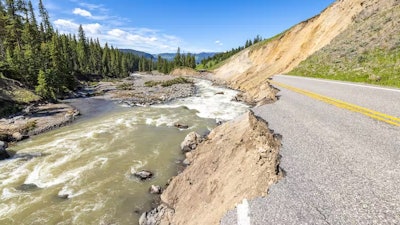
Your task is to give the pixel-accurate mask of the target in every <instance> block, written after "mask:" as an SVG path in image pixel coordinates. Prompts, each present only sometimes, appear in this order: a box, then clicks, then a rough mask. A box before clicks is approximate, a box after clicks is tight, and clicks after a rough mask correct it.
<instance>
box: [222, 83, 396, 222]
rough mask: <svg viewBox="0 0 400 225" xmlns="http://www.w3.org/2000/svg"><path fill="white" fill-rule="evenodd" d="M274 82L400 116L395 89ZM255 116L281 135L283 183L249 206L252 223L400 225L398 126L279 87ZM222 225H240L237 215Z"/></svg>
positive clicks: (256, 109) (252, 201)
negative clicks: (276, 96)
mask: <svg viewBox="0 0 400 225" xmlns="http://www.w3.org/2000/svg"><path fill="white" fill-rule="evenodd" d="M273 81H276V82H280V83H283V84H286V85H290V86H293V87H296V88H300V89H302V90H307V91H311V92H313V93H318V94H319V95H323V96H328V97H331V98H335V99H339V100H341V101H345V102H348V103H351V104H355V105H358V106H362V107H366V108H368V109H371V110H374V111H379V112H382V113H384V114H387V115H390V116H392V117H394V118H395V119H396V118H399V117H400V90H396V89H393V90H390V89H385V88H379V87H377V88H375V87H371V86H364V85H358V84H351V83H344V82H331V81H324V80H316V79H308V78H300V77H291V76H281V75H279V76H274V77H273ZM278 88H279V89H280V90H281V91H280V92H279V93H278V95H280V100H279V101H277V102H276V103H273V104H269V105H264V106H261V107H257V108H255V109H254V112H255V113H256V115H258V116H261V117H262V118H263V119H265V120H266V121H268V123H269V127H270V129H273V130H274V132H275V133H279V134H281V135H282V136H283V139H282V149H281V152H280V153H281V155H282V159H281V164H280V166H281V168H282V169H283V170H284V171H285V172H286V176H285V177H284V178H283V179H281V180H280V181H279V182H278V183H277V184H274V185H273V186H272V187H271V188H270V190H269V193H268V195H267V197H265V198H263V197H259V198H256V199H253V200H250V201H249V216H250V223H248V224H252V225H256V224H260V225H261V224H346V225H347V224H400V127H398V126H394V125H391V124H388V123H385V122H382V121H379V120H376V119H373V118H371V117H369V116H366V115H365V114H362V113H358V112H354V111H350V110H348V109H344V108H340V107H337V106H335V105H331V104H328V103H326V102H323V101H320V100H317V99H314V98H312V97H310V96H306V95H303V94H301V93H297V92H294V91H292V90H289V89H286V88H282V87H279V86H278ZM221 224H224V225H226V224H240V223H238V220H237V213H236V209H235V210H232V211H230V212H228V213H227V214H226V215H225V217H224V218H223V219H222V221H221Z"/></svg>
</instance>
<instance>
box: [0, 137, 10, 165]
mask: <svg viewBox="0 0 400 225" xmlns="http://www.w3.org/2000/svg"><path fill="white" fill-rule="evenodd" d="M7 147H8V145H7V143H6V142H4V141H0V160H3V159H8V158H10V155H9V154H8V152H7V151H6V148H7Z"/></svg>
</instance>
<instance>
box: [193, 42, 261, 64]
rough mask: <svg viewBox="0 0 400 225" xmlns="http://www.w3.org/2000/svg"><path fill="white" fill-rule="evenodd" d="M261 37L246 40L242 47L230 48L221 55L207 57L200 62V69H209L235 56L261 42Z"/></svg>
mask: <svg viewBox="0 0 400 225" xmlns="http://www.w3.org/2000/svg"><path fill="white" fill-rule="evenodd" d="M262 40H263V39H262V37H261V36H260V35H257V36H256V37H255V38H254V39H253V40H251V39H248V40H246V43H245V45H244V46H239V47H237V48H232V49H231V50H229V51H226V52H222V53H217V54H215V55H214V56H212V57H207V58H206V59H203V60H201V62H200V64H201V67H202V68H205V69H209V68H211V67H213V66H215V65H216V64H218V63H220V62H222V61H224V60H226V59H228V58H230V57H231V56H233V55H235V54H236V53H238V52H240V51H242V50H243V49H245V48H248V47H250V46H252V45H254V44H257V43H258V42H260V41H262Z"/></svg>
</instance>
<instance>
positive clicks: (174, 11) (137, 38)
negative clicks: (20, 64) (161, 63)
mask: <svg viewBox="0 0 400 225" xmlns="http://www.w3.org/2000/svg"><path fill="white" fill-rule="evenodd" d="M37 1H38V0H35V1H33V2H34V3H36V5H37ZM333 2H334V0H285V1H269V0H247V1H238V0H229V1H228V0H213V1H212V0H202V1H197V0H112V1H111V0H97V1H95V0H83V1H81V0H43V3H44V5H45V7H46V8H47V10H48V11H49V14H50V19H51V21H52V22H53V24H54V26H55V27H56V29H58V30H59V32H61V33H77V30H78V26H79V24H82V25H83V28H84V30H85V32H86V36H87V37H98V38H99V39H100V42H101V43H102V44H104V43H105V42H108V43H109V44H111V45H113V46H115V47H118V48H131V49H136V50H140V51H145V52H149V53H163V52H176V49H177V48H178V46H179V47H180V48H181V50H182V51H183V52H191V53H199V52H204V51H207V52H211V51H226V50H229V49H231V48H236V47H238V46H240V45H243V44H244V43H245V41H246V40H247V39H250V38H251V39H252V38H254V37H255V36H256V35H261V36H262V37H263V38H268V37H271V36H274V35H276V34H278V33H280V32H282V31H284V30H286V29H288V28H290V27H291V26H293V25H295V24H297V23H299V22H301V21H303V20H306V19H308V18H310V17H312V16H314V15H316V14H318V13H320V12H321V11H322V10H323V9H325V8H326V7H327V6H329V5H330V4H332V3H333Z"/></svg>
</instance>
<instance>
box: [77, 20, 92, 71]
mask: <svg viewBox="0 0 400 225" xmlns="http://www.w3.org/2000/svg"><path fill="white" fill-rule="evenodd" d="M77 55H78V64H79V71H81V72H82V73H88V72H89V60H88V56H89V54H88V46H87V43H86V37H85V32H84V31H83V28H82V25H79V30H78V46H77Z"/></svg>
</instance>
